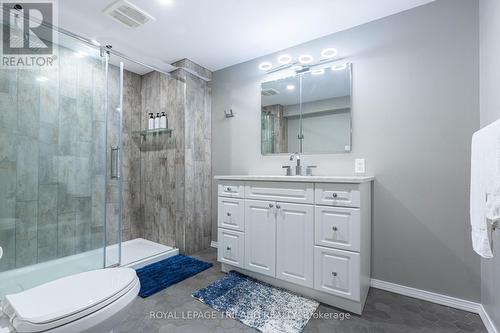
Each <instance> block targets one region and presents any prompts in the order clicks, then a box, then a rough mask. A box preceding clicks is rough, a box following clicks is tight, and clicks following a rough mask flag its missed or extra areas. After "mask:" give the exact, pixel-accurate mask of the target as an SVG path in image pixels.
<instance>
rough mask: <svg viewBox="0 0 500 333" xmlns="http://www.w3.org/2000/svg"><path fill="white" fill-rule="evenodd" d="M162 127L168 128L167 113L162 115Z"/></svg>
mask: <svg viewBox="0 0 500 333" xmlns="http://www.w3.org/2000/svg"><path fill="white" fill-rule="evenodd" d="M160 127H161V128H167V115H166V114H165V112H162V113H161V117H160Z"/></svg>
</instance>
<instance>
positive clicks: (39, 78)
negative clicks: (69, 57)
mask: <svg viewBox="0 0 500 333" xmlns="http://www.w3.org/2000/svg"><path fill="white" fill-rule="evenodd" d="M36 80H37V81H38V82H47V81H48V80H49V79H48V78H46V77H45V76H38V77H37V78H36Z"/></svg>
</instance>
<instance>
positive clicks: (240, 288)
mask: <svg viewBox="0 0 500 333" xmlns="http://www.w3.org/2000/svg"><path fill="white" fill-rule="evenodd" d="M192 296H193V297H194V298H196V299H197V300H199V301H201V302H203V303H205V304H207V305H209V306H210V307H212V308H214V309H215V310H218V311H222V312H224V313H225V314H226V315H227V316H228V317H231V318H234V319H236V320H239V321H240V322H242V323H243V324H245V325H247V326H250V327H252V328H255V329H257V330H259V331H261V332H265V333H268V332H269V333H271V332H272V333H278V332H280V333H281V332H283V333H299V332H301V331H302V329H303V328H304V326H306V324H307V322H308V321H309V319H310V318H311V316H312V315H313V314H314V311H316V309H317V308H318V306H319V303H318V302H316V301H313V300H310V299H308V298H305V297H302V296H299V295H295V294H292V293H291V292H289V291H287V290H284V289H281V288H276V287H273V286H271V285H269V284H266V283H263V282H260V281H258V280H255V279H252V278H251V277H248V276H246V275H243V274H240V273H238V272H235V271H231V272H229V273H228V274H227V275H226V276H225V277H223V278H221V279H219V280H217V281H215V282H214V283H212V284H211V285H209V286H208V287H206V288H203V289H200V290H198V291H197V292H195V293H194V294H193V295H192Z"/></svg>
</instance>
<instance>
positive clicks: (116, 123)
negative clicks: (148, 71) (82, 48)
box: [104, 53, 123, 267]
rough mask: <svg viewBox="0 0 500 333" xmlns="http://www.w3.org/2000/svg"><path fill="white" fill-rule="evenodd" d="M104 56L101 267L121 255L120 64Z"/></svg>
mask: <svg viewBox="0 0 500 333" xmlns="http://www.w3.org/2000/svg"><path fill="white" fill-rule="evenodd" d="M105 57H106V82H107V84H106V87H107V99H106V106H107V125H106V127H107V135H106V147H107V153H106V161H107V171H106V190H107V191H106V193H107V194H106V223H105V229H106V232H105V248H104V266H105V267H113V266H119V265H120V264H121V257H122V203H123V197H122V191H123V186H122V184H123V180H122V160H123V159H122V122H123V116H122V109H123V63H122V62H118V63H111V62H110V59H111V55H110V54H109V53H106V54H105Z"/></svg>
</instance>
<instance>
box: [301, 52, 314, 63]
mask: <svg viewBox="0 0 500 333" xmlns="http://www.w3.org/2000/svg"><path fill="white" fill-rule="evenodd" d="M313 61H314V58H313V56H312V55H309V54H303V55H301V56H300V57H299V62H300V63H301V64H310V63H311V62H313Z"/></svg>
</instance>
